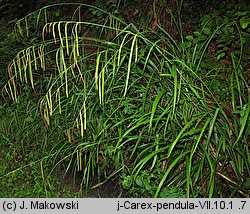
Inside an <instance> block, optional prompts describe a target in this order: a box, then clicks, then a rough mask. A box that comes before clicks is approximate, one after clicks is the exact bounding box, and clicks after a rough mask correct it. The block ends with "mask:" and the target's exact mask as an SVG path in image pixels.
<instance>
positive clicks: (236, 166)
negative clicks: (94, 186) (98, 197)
mask: <svg viewBox="0 0 250 214" xmlns="http://www.w3.org/2000/svg"><path fill="white" fill-rule="evenodd" d="M52 7H54V6H52ZM81 7H87V5H83V4H78V5H77V8H76V9H75V12H74V13H73V18H72V20H70V21H67V20H66V21H60V20H59V21H53V22H50V20H49V17H47V16H46V13H47V11H48V10H49V9H50V7H49V6H48V7H44V8H42V9H40V10H38V11H36V12H35V13H32V15H30V16H27V17H25V18H24V19H22V20H19V21H18V24H17V27H18V31H19V33H20V34H22V35H24V32H25V33H26V34H27V35H29V34H30V33H29V32H30V29H33V28H35V29H36V28H39V27H40V26H43V30H42V37H43V40H42V41H41V42H40V43H38V44H37V45H34V46H30V47H27V48H26V49H24V50H23V51H21V52H19V53H18V55H17V56H16V58H14V59H13V62H12V63H11V64H10V65H9V74H10V80H9V81H8V83H7V84H6V85H5V87H4V89H3V90H4V92H5V93H7V94H8V95H9V97H10V98H12V99H14V100H16V99H17V98H18V95H19V94H20V93H22V87H20V86H21V85H20V82H24V83H26V84H29V85H30V86H31V87H32V88H33V89H34V90H36V78H35V77H36V76H38V77H41V74H40V73H39V72H40V71H41V70H42V72H43V74H44V75H47V76H49V78H47V79H45V80H46V81H45V84H44V85H45V86H46V87H42V92H43V93H41V94H43V95H42V96H41V99H40V103H39V109H40V113H41V115H42V118H43V121H44V123H45V126H46V128H47V129H48V130H49V129H51V128H53V127H59V128H60V130H62V132H63V133H64V135H65V143H63V144H61V147H60V145H57V146H54V148H53V150H52V151H53V152H52V153H53V154H54V155H53V157H54V158H55V159H54V160H55V166H56V165H57V164H56V162H57V163H60V162H65V161H66V162H67V167H66V170H65V173H67V171H69V170H70V169H71V168H72V166H73V168H74V170H75V172H76V171H80V172H82V184H83V185H84V186H85V187H86V188H87V189H88V188H89V185H90V183H91V182H90V181H91V179H92V178H94V177H97V182H98V183H99V185H101V184H103V183H105V181H106V180H107V179H110V178H111V177H113V176H120V177H121V179H123V187H125V188H127V189H129V188H131V189H132V192H131V193H132V194H133V191H134V192H136V186H139V187H143V188H144V189H145V191H144V192H143V194H145V195H150V196H154V197H159V196H161V197H168V196H169V195H171V194H172V193H173V194H172V195H171V196H173V195H175V196H176V197H177V196H180V197H182V196H184V195H185V196H187V197H195V196H199V197H201V196H202V197H218V196H225V195H224V193H225V190H226V192H227V195H226V196H238V195H240V196H248V195H249V190H248V189H247V188H246V187H245V186H246V183H247V182H249V181H248V178H249V175H250V173H249V172H250V171H249V163H250V162H249V110H250V104H249V95H247V90H248V88H247V87H248V86H247V84H246V82H245V81H244V78H243V76H242V72H243V71H242V67H241V66H240V65H241V61H240V60H238V61H237V59H236V58H235V57H234V55H233V54H231V61H232V67H231V69H232V71H231V77H230V86H229V88H228V90H227V92H226V93H227V97H228V99H230V101H229V102H230V103H231V104H232V106H233V109H230V108H231V107H230V106H228V105H227V103H224V102H223V101H221V100H220V99H219V98H218V96H219V94H216V91H213V90H212V89H211V88H210V85H209V84H207V82H206V79H205V78H204V76H205V75H204V70H203V68H204V67H203V66H202V65H203V64H204V63H205V64H206V53H207V50H208V47H209V46H210V45H211V43H212V41H213V40H214V39H215V38H216V35H217V34H218V32H220V30H221V29H222V28H223V27H224V26H225V25H227V24H228V22H230V21H228V22H225V23H224V22H223V23H222V24H221V25H219V26H217V27H216V28H215V30H214V31H212V32H211V33H210V34H207V36H206V38H205V39H200V40H199V39H198V40H195V39H194V38H193V37H187V38H188V39H189V41H184V37H182V38H183V41H182V42H181V43H178V42H177V41H175V39H174V38H172V37H171V35H170V34H168V32H166V31H165V30H164V29H163V28H161V27H160V26H159V31H158V32H151V31H143V32H141V31H139V30H138V29H137V28H136V27H135V26H134V25H132V24H126V23H125V22H124V21H123V20H121V19H120V18H117V17H116V16H114V15H112V14H108V13H105V12H104V11H102V10H101V9H98V8H95V7H93V6H90V7H91V8H92V9H94V10H98V12H100V13H102V14H103V17H105V20H104V21H103V22H101V21H102V20H100V22H98V23H92V22H90V21H86V20H83V19H82V18H79V19H76V20H75V19H74V18H75V14H76V13H78V12H79V11H80V9H81ZM34 17H35V19H34ZM42 17H44V18H42ZM79 17H80V16H79ZM32 19H34V20H36V21H35V22H34V21H33V22H32ZM208 22H209V21H207V23H208ZM24 23H27V24H25V25H24ZM90 29H91V30H92V31H93V30H95V31H97V32H98V34H97V33H95V34H94V35H93V34H90V36H89V35H88V33H87V34H84V32H90V31H88V30H90ZM203 31H205V26H204V28H203V30H202V32H203ZM202 32H201V33H202ZM239 33H240V32H239ZM152 38H154V39H152ZM240 38H241V37H240ZM241 39H242V38H241ZM241 48H243V47H242V46H241ZM209 72H210V74H211V75H212V74H213V72H216V68H214V70H213V69H212V70H210V71H209ZM214 75H215V74H214ZM44 85H43V86H44ZM236 97H237V98H236ZM52 147H53V146H52ZM58 159H59V161H58ZM145 172H148V173H149V174H151V175H153V176H152V177H151V176H149V177H146V178H145V177H144V175H145ZM232 172H233V174H232ZM182 190H183V191H182Z"/></svg>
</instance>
